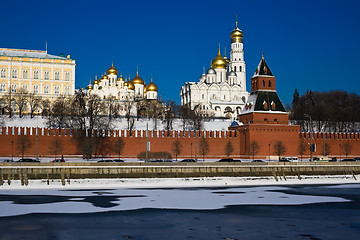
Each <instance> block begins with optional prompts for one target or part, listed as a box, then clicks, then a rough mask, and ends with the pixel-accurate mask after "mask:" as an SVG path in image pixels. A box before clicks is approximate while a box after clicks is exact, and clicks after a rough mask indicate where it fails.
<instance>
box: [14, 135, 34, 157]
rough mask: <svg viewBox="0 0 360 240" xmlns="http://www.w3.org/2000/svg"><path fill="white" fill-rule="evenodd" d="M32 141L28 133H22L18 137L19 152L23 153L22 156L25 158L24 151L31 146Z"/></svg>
mask: <svg viewBox="0 0 360 240" xmlns="http://www.w3.org/2000/svg"><path fill="white" fill-rule="evenodd" d="M31 146H32V142H31V141H30V139H29V136H28V135H24V134H21V135H20V136H19V137H18V139H17V147H18V152H19V153H20V154H21V158H24V153H25V152H26V150H28V149H29V148H31Z"/></svg>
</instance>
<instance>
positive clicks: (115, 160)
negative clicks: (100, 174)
mask: <svg viewBox="0 0 360 240" xmlns="http://www.w3.org/2000/svg"><path fill="white" fill-rule="evenodd" d="M113 162H124V160H121V159H113Z"/></svg>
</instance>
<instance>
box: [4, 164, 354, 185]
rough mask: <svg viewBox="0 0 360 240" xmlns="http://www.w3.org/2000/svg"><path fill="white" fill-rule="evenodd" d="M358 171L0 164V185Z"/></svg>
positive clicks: (346, 167)
mask: <svg viewBox="0 0 360 240" xmlns="http://www.w3.org/2000/svg"><path fill="white" fill-rule="evenodd" d="M343 174H346V175H352V176H353V177H354V178H355V179H356V176H355V175H358V174H360V162H344V163H342V162H341V163H320V162H319V163H236V164H230V163H194V164H186V163H168V164H167V163H161V164H158V163H120V164H119V163H106V164H99V163H61V164H51V163H37V164H24V163H1V164H0V185H3V184H6V183H7V184H11V181H12V180H21V183H22V185H28V184H29V180H33V179H42V180H47V181H48V183H49V182H50V181H51V180H52V179H61V181H62V184H63V185H65V184H66V183H68V184H70V182H71V180H73V179H85V178H92V179H96V178H98V179H103V178H119V179H121V178H180V177H182V178H184V177H250V176H254V177H255V176H256V177H260V176H273V177H274V178H275V179H276V180H277V178H278V177H283V178H285V179H286V176H297V177H298V178H299V179H301V178H302V176H304V175H343Z"/></svg>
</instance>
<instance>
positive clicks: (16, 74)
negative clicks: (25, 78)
mask: <svg viewBox="0 0 360 240" xmlns="http://www.w3.org/2000/svg"><path fill="white" fill-rule="evenodd" d="M11 77H12V78H17V77H18V71H17V69H13V70H12V76H11Z"/></svg>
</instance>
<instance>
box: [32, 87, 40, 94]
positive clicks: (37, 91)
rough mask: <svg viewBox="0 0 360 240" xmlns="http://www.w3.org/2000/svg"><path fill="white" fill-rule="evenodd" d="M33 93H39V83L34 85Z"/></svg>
mask: <svg viewBox="0 0 360 240" xmlns="http://www.w3.org/2000/svg"><path fill="white" fill-rule="evenodd" d="M33 93H35V94H37V93H39V86H38V85H34V87H33Z"/></svg>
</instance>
